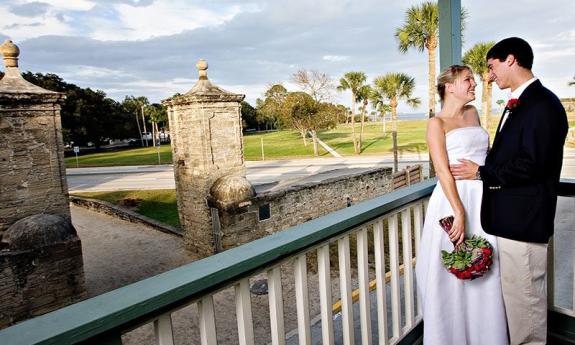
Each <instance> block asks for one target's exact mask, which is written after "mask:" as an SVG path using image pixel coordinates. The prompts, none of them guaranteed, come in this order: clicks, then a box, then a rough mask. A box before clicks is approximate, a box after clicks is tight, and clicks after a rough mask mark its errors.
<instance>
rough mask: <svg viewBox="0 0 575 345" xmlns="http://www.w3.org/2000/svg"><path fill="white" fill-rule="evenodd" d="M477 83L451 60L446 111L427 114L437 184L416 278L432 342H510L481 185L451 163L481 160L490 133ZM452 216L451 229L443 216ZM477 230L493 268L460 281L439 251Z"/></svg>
mask: <svg viewBox="0 0 575 345" xmlns="http://www.w3.org/2000/svg"><path fill="white" fill-rule="evenodd" d="M475 86H476V83H475V80H474V79H473V72H472V71H471V69H470V68H469V67H467V66H458V65H453V66H451V67H449V68H447V69H446V70H444V71H443V72H442V73H441V74H440V75H439V77H438V81H437V91H438V93H439V97H440V98H441V102H442V107H441V111H440V112H439V113H438V114H437V116H436V117H434V118H431V119H429V122H428V125H427V144H428V147H429V152H430V154H431V159H432V161H433V165H434V167H435V170H436V173H437V176H438V179H439V182H438V183H437V186H436V187H435V189H434V191H433V194H432V195H431V198H430V200H429V206H428V208H427V212H426V217H425V224H424V226H423V232H422V235H421V247H420V253H419V254H418V257H417V265H416V277H417V285H418V291H419V294H420V297H421V303H422V310H423V327H424V331H423V338H424V344H426V345H436V344H437V345H440V344H441V345H444V344H453V345H464V344H468V345H469V344H490V345H498V344H508V340H507V323H506V319H505V309H504V305H503V297H502V293H501V283H500V276H499V262H498V259H497V254H498V251H497V242H496V240H495V238H494V237H493V236H491V235H488V234H486V233H485V232H484V231H483V229H482V228H481V222H480V210H481V197H482V193H483V190H482V188H483V186H482V182H481V181H480V180H465V181H464V180H458V181H456V180H455V179H454V178H453V176H452V175H451V173H450V171H449V163H450V162H451V163H454V162H457V160H458V159H460V158H466V159H469V160H472V161H474V162H476V163H478V164H479V165H483V163H484V161H485V156H486V155H487V149H488V146H489V135H488V133H487V132H486V131H485V130H484V129H483V128H482V127H481V125H480V123H479V115H478V113H477V109H476V108H475V107H474V106H472V105H467V103H469V102H471V101H473V100H474V99H475ZM450 215H452V216H454V217H455V219H454V222H453V227H452V228H451V231H450V232H449V234H446V233H445V232H444V231H443V229H442V228H441V227H440V225H439V219H441V218H443V217H447V216H450ZM472 235H479V236H482V237H484V238H486V239H487V240H488V241H489V242H490V243H491V244H492V245H493V247H494V254H493V259H494V260H493V265H492V266H491V269H490V271H488V272H487V273H486V274H485V276H483V277H481V278H478V279H475V280H459V279H457V278H456V277H455V276H454V275H452V274H451V273H449V272H448V271H447V270H446V269H445V268H444V267H443V265H442V261H441V250H447V251H451V250H453V244H452V242H455V243H457V244H460V243H462V242H463V240H464V238H465V237H468V238H469V237H471V236H472Z"/></svg>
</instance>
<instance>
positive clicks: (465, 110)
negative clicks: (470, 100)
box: [463, 104, 479, 115]
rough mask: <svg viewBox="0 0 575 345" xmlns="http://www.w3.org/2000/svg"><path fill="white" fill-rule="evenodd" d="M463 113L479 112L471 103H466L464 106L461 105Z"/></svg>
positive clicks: (472, 113)
mask: <svg viewBox="0 0 575 345" xmlns="http://www.w3.org/2000/svg"><path fill="white" fill-rule="evenodd" d="M463 113H464V114H466V115H467V114H469V115H477V114H479V112H478V111H477V108H476V107H475V106H474V105H473V104H468V105H466V106H464V107H463Z"/></svg>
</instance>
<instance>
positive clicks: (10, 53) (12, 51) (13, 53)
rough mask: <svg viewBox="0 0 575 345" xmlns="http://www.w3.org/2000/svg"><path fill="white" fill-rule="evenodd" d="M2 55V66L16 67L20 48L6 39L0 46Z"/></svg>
mask: <svg viewBox="0 0 575 345" xmlns="http://www.w3.org/2000/svg"><path fill="white" fill-rule="evenodd" d="M0 50H1V51H2V55H4V66H6V68H8V67H18V55H20V49H18V46H17V45H15V44H14V43H12V41H11V40H6V41H5V42H4V44H2V45H1V46H0Z"/></svg>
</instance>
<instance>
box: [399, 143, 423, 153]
mask: <svg viewBox="0 0 575 345" xmlns="http://www.w3.org/2000/svg"><path fill="white" fill-rule="evenodd" d="M397 152H399V153H400V154H404V153H417V154H421V153H422V152H427V144H426V143H409V144H405V145H398V146H397Z"/></svg>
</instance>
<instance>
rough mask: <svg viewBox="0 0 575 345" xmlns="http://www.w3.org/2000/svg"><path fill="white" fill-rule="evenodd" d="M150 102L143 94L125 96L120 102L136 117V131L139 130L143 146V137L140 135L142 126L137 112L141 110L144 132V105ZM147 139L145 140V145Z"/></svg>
mask: <svg viewBox="0 0 575 345" xmlns="http://www.w3.org/2000/svg"><path fill="white" fill-rule="evenodd" d="M149 103H150V102H149V101H148V99H147V98H146V97H145V96H140V97H134V96H126V97H125V98H124V101H123V102H122V106H123V107H124V109H126V111H128V112H130V113H133V114H134V116H135V117H136V123H137V125H138V132H140V141H141V143H142V146H144V138H143V136H142V128H141V127H140V120H139V119H138V113H139V112H140V111H141V114H142V122H143V125H144V132H146V119H145V118H144V107H145V106H147V105H148V104H149ZM147 143H148V141H147V140H146V146H147Z"/></svg>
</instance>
